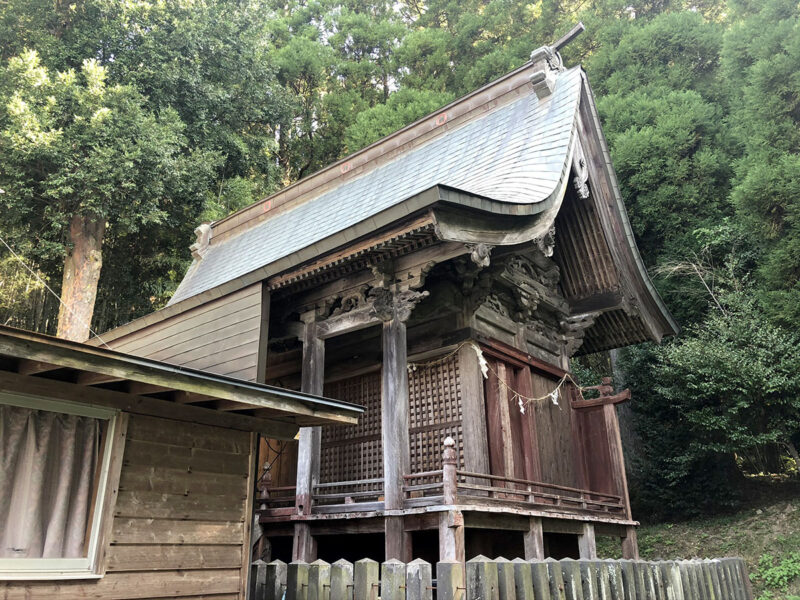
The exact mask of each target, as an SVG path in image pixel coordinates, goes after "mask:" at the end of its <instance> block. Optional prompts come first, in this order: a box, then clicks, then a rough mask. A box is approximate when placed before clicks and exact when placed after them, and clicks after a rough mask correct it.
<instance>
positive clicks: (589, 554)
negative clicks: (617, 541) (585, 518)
mask: <svg viewBox="0 0 800 600" xmlns="http://www.w3.org/2000/svg"><path fill="white" fill-rule="evenodd" d="M582 529H583V531H582V532H581V534H580V535H579V536H578V551H579V552H580V557H581V558H583V559H594V558H597V543H596V542H595V538H594V525H592V524H591V523H583V524H582Z"/></svg>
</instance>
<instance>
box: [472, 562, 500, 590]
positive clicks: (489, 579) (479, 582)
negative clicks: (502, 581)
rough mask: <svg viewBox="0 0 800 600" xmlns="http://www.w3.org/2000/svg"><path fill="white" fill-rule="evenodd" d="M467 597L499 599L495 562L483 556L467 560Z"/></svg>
mask: <svg viewBox="0 0 800 600" xmlns="http://www.w3.org/2000/svg"><path fill="white" fill-rule="evenodd" d="M467 599H468V600H473V599H475V600H478V599H480V600H500V590H499V582H498V577H497V563H495V562H494V561H492V560H489V559H488V558H486V557H485V556H476V557H475V558H473V559H472V560H468V561H467Z"/></svg>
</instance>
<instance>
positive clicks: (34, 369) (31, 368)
mask: <svg viewBox="0 0 800 600" xmlns="http://www.w3.org/2000/svg"><path fill="white" fill-rule="evenodd" d="M61 368H62V367H61V365H55V364H52V363H48V362H42V361H40V360H28V359H26V358H23V359H21V360H20V361H19V363H18V364H17V373H19V374H21V375H36V374H38V373H46V372H47V371H56V370H58V369H61Z"/></svg>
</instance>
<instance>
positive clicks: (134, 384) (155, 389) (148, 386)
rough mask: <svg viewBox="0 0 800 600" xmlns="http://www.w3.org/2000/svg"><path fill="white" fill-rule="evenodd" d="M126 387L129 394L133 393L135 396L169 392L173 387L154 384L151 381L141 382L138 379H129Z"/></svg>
mask: <svg viewBox="0 0 800 600" xmlns="http://www.w3.org/2000/svg"><path fill="white" fill-rule="evenodd" d="M127 389H128V393H129V394H134V395H136V396H147V395H149V394H160V393H163V392H170V391H172V389H173V388H170V387H165V386H163V385H154V384H152V383H142V382H140V381H129V382H128V386H127Z"/></svg>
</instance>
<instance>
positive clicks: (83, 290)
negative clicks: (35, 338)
mask: <svg viewBox="0 0 800 600" xmlns="http://www.w3.org/2000/svg"><path fill="white" fill-rule="evenodd" d="M105 231H106V222H105V219H101V218H97V217H88V216H85V215H75V216H74V217H72V220H71V221H70V224H69V240H70V242H71V243H72V248H71V249H70V250H69V251H68V252H67V258H66V259H65V260H64V279H63V282H62V284H61V302H62V304H61V306H60V307H59V309H58V333H57V334H56V335H58V337H60V338H64V339H66V340H73V341H76V342H84V341H86V340H87V339H89V333H90V331H89V328H90V327H91V323H92V313H93V312H94V302H95V299H96V298H97V282H98V280H99V279H100V269H101V268H102V267H103V254H102V249H103V236H104V235H105Z"/></svg>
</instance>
